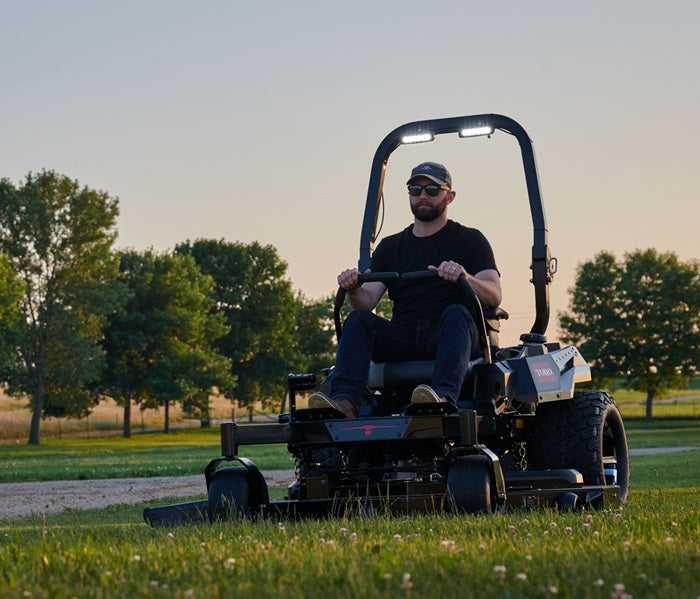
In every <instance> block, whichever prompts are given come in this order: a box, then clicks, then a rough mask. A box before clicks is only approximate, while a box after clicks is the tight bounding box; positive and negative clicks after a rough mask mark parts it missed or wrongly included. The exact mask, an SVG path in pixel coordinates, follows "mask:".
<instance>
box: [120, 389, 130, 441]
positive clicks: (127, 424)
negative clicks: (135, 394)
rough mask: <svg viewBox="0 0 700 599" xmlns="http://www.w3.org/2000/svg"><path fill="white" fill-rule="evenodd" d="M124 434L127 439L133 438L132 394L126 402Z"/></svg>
mask: <svg viewBox="0 0 700 599" xmlns="http://www.w3.org/2000/svg"><path fill="white" fill-rule="evenodd" d="M122 436H124V437H126V438H127V439H129V438H131V395H129V396H128V397H127V398H126V402H125V403H124V432H123V433H122Z"/></svg>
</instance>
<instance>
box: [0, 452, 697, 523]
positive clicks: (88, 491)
mask: <svg viewBox="0 0 700 599" xmlns="http://www.w3.org/2000/svg"><path fill="white" fill-rule="evenodd" d="M695 449H700V447H655V448H645V449H631V450H630V455H652V454H656V453H680V452H683V451H692V450H695ZM263 475H264V476H265V480H266V481H267V484H268V485H287V484H289V483H290V482H292V480H294V472H293V471H292V470H268V471H265V472H263ZM206 493H207V487H206V483H205V482H204V475H203V474H195V475H192V476H163V477H156V478H114V479H103V480H59V481H44V482H30V483H0V520H16V519H18V518H25V517H28V516H32V515H41V514H58V513H60V512H63V511H65V510H67V509H83V510H88V509H92V508H102V507H106V506H108V505H118V504H124V503H127V504H129V503H140V502H142V501H149V500H151V499H168V498H174V497H177V498H182V497H197V496H205V495H206Z"/></svg>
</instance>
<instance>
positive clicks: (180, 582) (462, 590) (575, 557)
mask: <svg viewBox="0 0 700 599" xmlns="http://www.w3.org/2000/svg"><path fill="white" fill-rule="evenodd" d="M652 424H653V423H652ZM652 424H649V423H643V422H639V423H636V422H633V423H632V425H633V426H630V424H629V423H628V427H629V429H630V430H629V437H630V445H631V446H632V447H635V446H636V447H648V446H661V445H660V444H662V443H671V444H674V443H675V446H686V445H692V443H689V441H693V440H695V441H697V439H698V437H697V431H698V430H699V429H698V423H697V422H694V421H668V422H658V423H656V424H657V426H655V427H653V426H652ZM696 444H697V443H696ZM0 449H1V450H8V451H9V450H14V451H18V452H19V454H15V456H14V457H15V459H19V460H21V461H22V460H24V457H22V452H24V451H27V452H29V453H28V454H25V455H29V456H32V457H33V458H34V459H40V460H42V461H43V462H44V466H43V468H44V469H43V473H44V475H46V476H48V477H49V478H57V477H58V476H57V474H58V473H54V475H52V474H51V470H50V468H51V467H60V469H61V470H60V473H61V474H62V473H64V470H63V468H64V466H63V465H62V462H61V459H65V457H63V458H61V459H59V460H58V461H54V458H53V457H52V453H53V452H57V451H58V452H59V453H60V452H63V454H62V455H63V456H65V455H69V456H71V459H72V460H73V461H74V465H77V464H79V463H81V460H83V459H84V460H86V464H89V463H90V462H91V461H94V460H95V459H96V457H97V456H99V455H100V454H101V453H105V454H106V456H107V457H109V456H111V457H112V459H113V460H114V463H113V464H109V465H106V463H103V462H100V463H99V464H97V465H93V467H99V469H100V471H101V472H102V473H106V472H109V471H112V472H115V471H119V470H118V469H119V468H121V466H119V464H118V462H120V461H122V460H127V461H129V462H131V463H132V467H133V468H134V470H133V471H132V470H129V472H131V473H133V472H142V471H144V469H143V467H142V464H143V463H148V462H151V461H153V460H155V462H154V463H161V464H162V463H164V462H170V461H173V462H178V461H179V460H181V459H184V458H185V457H186V456H189V455H192V454H195V453H196V452H199V451H202V452H203V453H202V455H203V459H199V458H196V457H194V458H193V460H194V462H196V472H197V473H201V472H202V469H203V467H204V465H206V463H207V461H208V460H209V459H210V458H211V457H215V456H216V455H217V454H218V453H219V446H218V431H178V432H177V433H171V434H170V435H141V436H139V437H138V438H133V439H131V440H121V439H116V438H113V439H99V440H98V439H79V440H74V441H70V442H69V441H62V442H60V443H58V442H57V445H55V446H54V445H52V444H51V443H47V444H46V445H44V446H41V447H39V448H33V447H26V446H22V447H19V446H17V447H16V446H10V447H1V448H0ZM35 450H40V452H39V453H35V454H32V451H35ZM44 450H45V451H44ZM245 450H246V451H245V454H246V455H249V456H253V459H254V461H256V463H258V465H261V467H263V468H264V469H265V468H271V467H273V466H263V465H262V464H277V465H279V464H280V462H277V460H278V459H280V458H283V459H289V458H288V456H287V453H286V451H285V449H284V447H283V446H253V447H248V448H245ZM110 451H111V452H112V453H109V452H110ZM151 452H153V453H151ZM256 452H261V453H260V454H259V455H258V454H257V453H256ZM266 452H268V453H267V455H266ZM5 457H6V456H5V455H3V456H2V459H0V464H4V462H5ZM282 463H283V462H282ZM113 468H114V470H113ZM631 470H632V491H631V495H630V500H629V503H628V505H627V506H626V507H625V508H623V509H611V510H603V511H598V512H576V513H557V512H555V511H552V510H533V511H527V512H526V511H516V512H509V513H507V514H505V515H500V516H490V517H488V516H469V517H466V516H447V515H441V516H436V515H431V516H413V517H392V516H390V515H379V516H375V517H371V518H360V517H355V518H340V519H322V520H305V521H279V520H271V521H267V520H261V521H257V522H249V521H240V520H236V521H233V522H229V523H225V524H211V525H199V526H181V527H177V528H173V529H166V528H150V527H149V526H147V525H146V524H144V523H143V520H142V510H143V508H144V507H145V506H146V505H162V504H163V503H169V501H165V502H164V501H158V502H151V503H149V504H140V505H129V506H116V507H109V508H106V509H104V510H91V511H80V510H70V511H68V512H65V513H63V514H58V515H47V516H45V517H43V516H38V517H32V518H27V519H24V520H18V521H6V522H0V596H2V597H10V598H13V597H59V598H60V597H146V596H148V597H176V598H179V597H183V598H194V597H203V598H211V597H223V596H229V597H230V596H233V597H244V598H245V597H251V598H258V597H263V598H265V597H289V598H292V599H293V598H296V597H311V598H313V597H324V598H327V597H329V596H332V597H358V596H364V597H490V596H492V597H551V596H560V597H584V598H588V597H591V598H592V597H611V596H615V595H614V594H615V593H618V595H617V596H618V597H621V596H623V595H622V594H623V593H627V594H628V596H632V597H635V598H639V597H650V598H651V597H673V598H674V599H675V598H676V597H688V598H690V599H695V598H697V597H698V596H699V595H700V582H698V581H700V544H699V543H700V450H694V451H687V452H682V453H675V454H655V455H638V456H637V455H634V456H632V458H631ZM86 471H87V472H89V470H86ZM129 475H132V474H129ZM270 491H271V497H272V498H273V499H279V498H281V497H282V496H283V494H284V489H283V488H279V487H275V488H272V489H271V490H270Z"/></svg>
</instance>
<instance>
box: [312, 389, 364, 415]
mask: <svg viewBox="0 0 700 599" xmlns="http://www.w3.org/2000/svg"><path fill="white" fill-rule="evenodd" d="M328 408H332V409H333V410H337V411H338V412H340V413H341V414H342V415H343V416H345V417H346V418H357V406H356V405H355V404H354V403H352V402H351V401H350V400H349V399H331V398H330V397H328V396H327V395H326V394H325V393H321V392H320V391H315V392H314V393H312V394H311V395H309V409H310V410H327V409H328Z"/></svg>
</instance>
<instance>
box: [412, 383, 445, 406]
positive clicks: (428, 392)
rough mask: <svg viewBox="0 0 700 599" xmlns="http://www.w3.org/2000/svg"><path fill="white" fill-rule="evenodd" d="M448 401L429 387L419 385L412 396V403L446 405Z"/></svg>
mask: <svg viewBox="0 0 700 599" xmlns="http://www.w3.org/2000/svg"><path fill="white" fill-rule="evenodd" d="M445 402H447V400H446V399H445V398H444V397H440V396H439V395H438V394H437V393H435V391H433V390H432V389H431V388H430V387H428V385H418V386H417V387H416V388H415V389H414V390H413V395H411V403H445Z"/></svg>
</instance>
